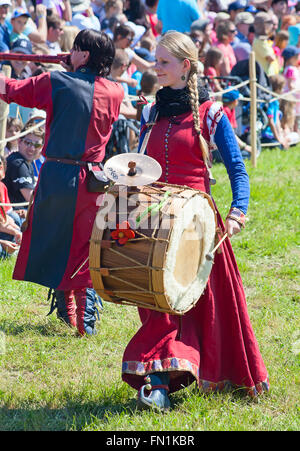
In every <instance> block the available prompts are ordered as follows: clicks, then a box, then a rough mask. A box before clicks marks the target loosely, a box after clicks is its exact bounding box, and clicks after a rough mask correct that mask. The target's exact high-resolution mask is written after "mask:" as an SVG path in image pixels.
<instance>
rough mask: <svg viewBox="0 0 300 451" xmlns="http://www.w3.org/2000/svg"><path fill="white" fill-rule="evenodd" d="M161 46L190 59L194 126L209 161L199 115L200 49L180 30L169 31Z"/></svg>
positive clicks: (179, 57) (174, 54)
mask: <svg viewBox="0 0 300 451" xmlns="http://www.w3.org/2000/svg"><path fill="white" fill-rule="evenodd" d="M158 44H159V45H160V46H162V47H164V48H165V49H166V50H167V51H168V52H170V53H171V55H173V56H174V57H175V58H177V59H178V60H180V61H184V60H185V59H188V60H189V61H190V65H191V69H190V72H189V75H188V80H187V88H188V91H189V98H190V103H191V108H192V113H193V120H194V127H195V130H196V132H197V134H198V136H199V146H200V150H201V152H202V156H203V160H204V162H205V163H206V164H208V163H209V150H208V145H207V142H206V141H205V139H204V138H203V136H202V135H201V129H200V115H199V93H198V82H197V72H198V49H197V47H196V46H195V44H194V43H193V41H192V40H191V38H189V36H187V35H185V34H183V33H180V32H178V31H167V32H166V33H165V34H163V36H162V37H161V38H160V40H159V43H158Z"/></svg>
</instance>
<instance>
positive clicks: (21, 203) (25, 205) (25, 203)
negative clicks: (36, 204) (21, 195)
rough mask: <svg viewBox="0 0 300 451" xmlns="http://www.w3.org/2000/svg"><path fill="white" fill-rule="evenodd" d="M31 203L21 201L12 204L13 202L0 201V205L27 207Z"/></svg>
mask: <svg viewBox="0 0 300 451" xmlns="http://www.w3.org/2000/svg"><path fill="white" fill-rule="evenodd" d="M28 205H29V202H19V203H16V204H12V203H10V202H9V203H8V204H5V203H0V207H27V206H28Z"/></svg>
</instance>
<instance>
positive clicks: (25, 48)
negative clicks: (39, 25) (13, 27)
mask: <svg viewBox="0 0 300 451" xmlns="http://www.w3.org/2000/svg"><path fill="white" fill-rule="evenodd" d="M11 51H12V53H15V52H16V53H25V55H31V54H32V44H31V42H30V41H29V39H25V38H24V39H16V40H15V42H14V43H13V45H12V47H11Z"/></svg>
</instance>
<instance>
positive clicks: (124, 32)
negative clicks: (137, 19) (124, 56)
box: [114, 24, 134, 42]
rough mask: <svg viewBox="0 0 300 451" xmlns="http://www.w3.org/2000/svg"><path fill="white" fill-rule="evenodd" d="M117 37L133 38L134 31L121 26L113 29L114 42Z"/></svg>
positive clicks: (126, 26)
mask: <svg viewBox="0 0 300 451" xmlns="http://www.w3.org/2000/svg"><path fill="white" fill-rule="evenodd" d="M118 36H121V39H123V38H127V37H128V36H131V37H132V38H133V37H134V31H133V30H132V28H130V27H129V26H128V25H124V24H121V25H119V26H118V27H116V29H115V32H114V42H116V40H117V37H118Z"/></svg>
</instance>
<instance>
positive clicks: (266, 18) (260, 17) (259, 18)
mask: <svg viewBox="0 0 300 451" xmlns="http://www.w3.org/2000/svg"><path fill="white" fill-rule="evenodd" d="M270 21H271V22H272V17H271V16H270V14H268V13H266V12H264V11H260V12H259V13H257V14H255V19H254V24H255V25H256V24H261V23H265V22H270Z"/></svg>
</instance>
